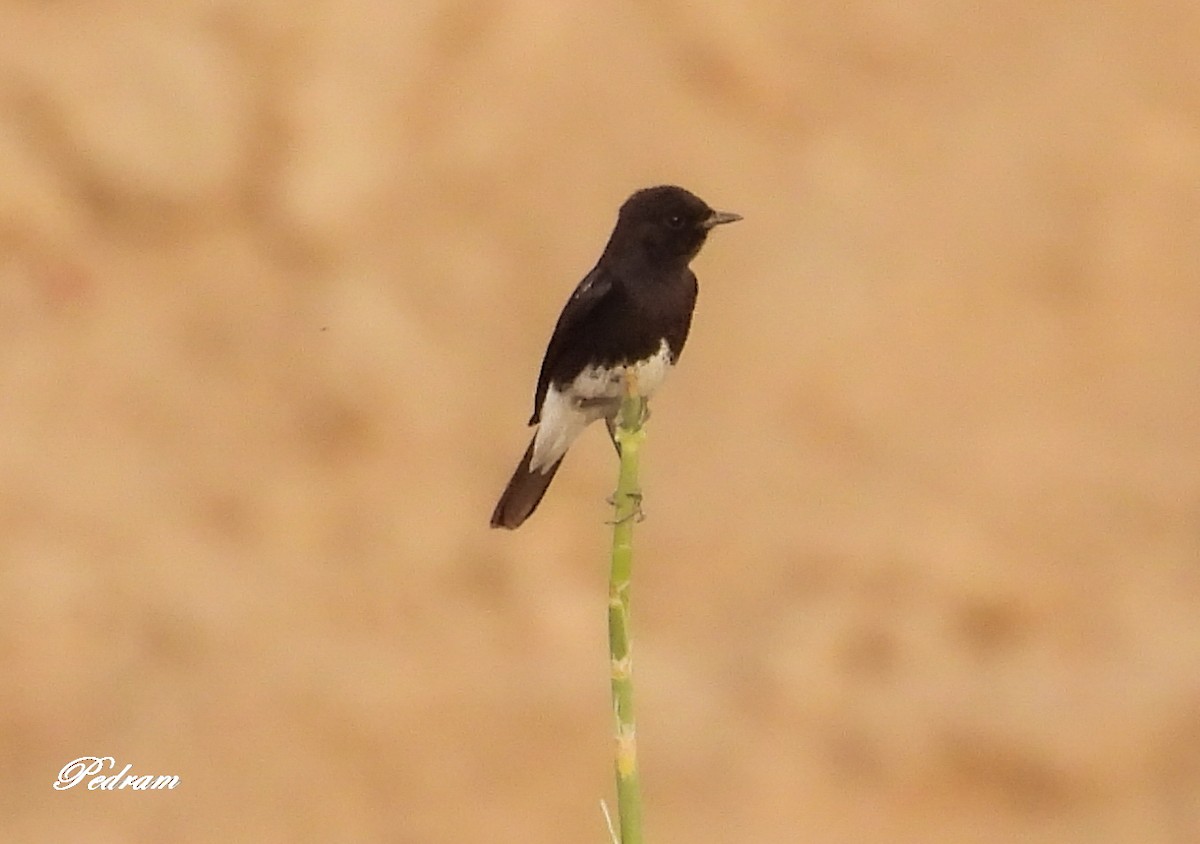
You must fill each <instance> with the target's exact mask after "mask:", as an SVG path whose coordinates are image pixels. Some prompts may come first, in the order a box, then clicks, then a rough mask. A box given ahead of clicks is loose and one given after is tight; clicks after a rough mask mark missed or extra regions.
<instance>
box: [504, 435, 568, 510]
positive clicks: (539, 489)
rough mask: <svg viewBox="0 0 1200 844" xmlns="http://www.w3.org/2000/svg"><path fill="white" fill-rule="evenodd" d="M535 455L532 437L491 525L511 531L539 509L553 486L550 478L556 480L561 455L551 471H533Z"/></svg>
mask: <svg viewBox="0 0 1200 844" xmlns="http://www.w3.org/2000/svg"><path fill="white" fill-rule="evenodd" d="M532 457H533V440H530V441H529V448H527V449H525V456H524V457H522V458H521V464H520V465H519V466H517V471H515V472H513V476H512V480H510V481H509V482H508V486H506V487H505V488H504V493H503V494H502V495H501V496H500V500H499V501H498V502H497V503H496V509H495V510H494V511H493V512H492V527H494V528H496V527H502V528H508V529H509V530H513V529H514V528H518V527H520V526H521V524H522V523H523V522H524V521H525V520H526V519H528V518H529V516H530V515H531V514H532V513H533V511H534V510H536V509H537V506H538V504H539V503H540V502H541V500H542V496H543V495H545V494H546V489H547V488H548V487H549V486H550V481H552V480H554V473H555V472H557V471H558V467H559V466H561V465H562V458H559V460H558V462H557V463H555V464H554V465H553V466H551V467H550V471H548V472H545V473H542V472H539V471H536V470H533V471H531V470H530V468H529V461H530V459H531V458H532Z"/></svg>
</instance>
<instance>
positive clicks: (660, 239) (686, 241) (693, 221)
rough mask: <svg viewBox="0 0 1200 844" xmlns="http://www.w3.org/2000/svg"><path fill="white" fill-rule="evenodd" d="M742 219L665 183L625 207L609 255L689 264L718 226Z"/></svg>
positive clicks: (657, 263)
mask: <svg viewBox="0 0 1200 844" xmlns="http://www.w3.org/2000/svg"><path fill="white" fill-rule="evenodd" d="M740 219H742V218H741V216H740V215H738V214H731V213H729V212H726V211H714V210H713V209H712V208H710V207H709V206H708V203H706V202H705V201H704V200H702V199H701V198H700V197H698V196H696V195H695V194H693V193H690V192H689V191H686V190H684V189H683V188H680V187H676V186H674V185H663V186H660V187H654V188H645V189H643V190H640V191H638V192H637V193H635V194H634V195H633V196H631V197H629V199H627V200H625V204H624V205H622V206H621V211H620V213H619V214H618V215H617V225H616V228H615V229H613V234H612V238H611V240H610V241H609V245H608V249H606V250H605V253H606V255H608V256H609V257H611V258H616V259H617V260H619V261H620V262H622V263H624V262H625V261H631V260H632V261H636V262H637V263H639V264H642V265H643V266H644V265H647V264H648V265H650V266H661V267H669V266H676V265H683V266H686V265H687V263H688V262H689V261H691V260H692V258H694V257H696V253H697V252H699V251H700V247H701V246H703V245H704V240H705V238H707V237H708V233H709V232H710V231H711V230H712V228H713V227H714V226H719V225H722V224H723V223H733V222H736V221H737V220H740Z"/></svg>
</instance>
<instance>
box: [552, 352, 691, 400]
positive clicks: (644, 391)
mask: <svg viewBox="0 0 1200 844" xmlns="http://www.w3.org/2000/svg"><path fill="white" fill-rule="evenodd" d="M670 368H671V350H670V348H669V347H668V346H667V341H666V340H663V341H662V345H660V346H659V347H658V351H657V352H655V353H654V354H652V355H651V356H650V357H648V358H646V359H645V360H640V361H638V362H637V363H634V364H631V365H630V366H624V367H613V368H611V369H604V368H601V367H598V366H589V367H588V368H587V369H585V370H583V372H580V373H579V374H578V375H577V376H575V380H574V381H572V382H571V387H570V390H569V391H568V392H570V393H571V395H573V396H574V397H576V398H577V399H579V400H580V401H582V402H585V403H586V402H588V401H595V400H597V399H616V400H620V399H622V398H624V397H625V373H626V371H627V370H629V369H633V370H634V371H635V372H636V373H637V386H638V393H640V394H641V395H643V396H647V397H649V396H651V395H653V394H654V391H655V390H657V389H658V388H659V387H660V386H661V385H662V382H663V379H665V378H666V377H667V370H669V369H670Z"/></svg>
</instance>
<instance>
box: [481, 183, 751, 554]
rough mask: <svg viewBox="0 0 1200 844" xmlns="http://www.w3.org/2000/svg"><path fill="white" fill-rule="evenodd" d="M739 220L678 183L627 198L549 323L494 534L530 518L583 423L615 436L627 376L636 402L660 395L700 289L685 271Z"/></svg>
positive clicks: (498, 506)
mask: <svg viewBox="0 0 1200 844" xmlns="http://www.w3.org/2000/svg"><path fill="white" fill-rule="evenodd" d="M740 219H742V217H741V215H740V214H734V213H732V212H728V211H715V210H713V209H712V208H711V207H709V205H708V203H706V202H704V200H702V199H700V198H699V197H698V196H696V195H695V194H693V193H691V192H690V191H687V190H685V189H683V188H681V187H678V186H676V185H660V186H657V187H650V188H644V189H642V190H639V191H637V192H635V193H634V194H633V195H632V196H630V197H629V198H628V199H627V200H625V202H624V203H623V204H622V205H621V208H620V211H619V212H618V213H617V222H616V225H615V226H614V227H613V231H612V235H611V236H610V237H609V239H608V243H607V244H606V245H605V247H604V251H603V252H602V253H601V255H600V259H599V260H598V261H597V262H596V266H595V267H593V268H592V270H591V271H590V272H589V273H588V274H587V275H585V276H584V277H583V279H582V280H581V281H580V282H579V284H578V285H577V286H576V287H575V290H574V292H573V293H572V294H571V296H570V298H569V299H568V300H567V303H566V305H564V306H563V309H562V313H561V314H560V315H559V317H558V322H557V323H556V324H555V326H554V332H553V333H552V334H551V336H550V342H549V344H548V345H547V346H546V353H545V355H544V356H543V358H542V367H541V371H540V372H539V373H538V380H537V387H536V388H535V390H534V395H533V414H532V415H531V416H530V417H529V422H528V424H529V425H537V430H536V432H535V433H534V435H533V439H532V440H530V442H529V447H528V448H526V449H525V455H524V456H523V457H522V458H521V462H520V463H519V464H518V465H517V469H516V471H515V472H513V475H512V479H511V480H510V481H509V482H508V485H507V486H506V487H505V488H504V492H503V493H502V494H501V496H500V500H499V501H498V502H497V503H496V508H495V510H494V511H493V512H492V519H491V526H492V527H494V528H507V529H509V530H513V529H515V528H518V527H520V526H521V525H522V524H523V523H524V522H525V520H526V519H528V518H529V516H530V515H531V514H532V513H533V511H534V510H535V509H537V506H538V504H539V503H541V500H542V496H544V495H545V494H546V489H547V488H548V487H549V486H550V482H551V481H552V480H553V479H554V475H555V473H556V472H557V471H558V467H559V466H561V465H562V461H563V457H564V456H565V455H566V453H567V449H569V448H570V447H571V444H572V443H573V442H574V441H575V439H576V438H577V437H578V436H579V435H580V434H581V433H583V431H584V429H586V428H587V427H588V426H589V425H591V424H592V423H593V422H595V421H597V420H599V419H603V420H605V424H606V426H607V427H608V430H609V434H610V436H612V435H614V432H615V420H616V417H617V413H618V411H619V410H620V407H621V400H622V398H623V397H624V394H625V373H626V371H627V370H629V369H633V370H634V372H635V377H636V384H637V389H638V393H639V394H640V395H642V396H644V397H646V398H649V397H650V396H651V395H652V394H653V393H654V392H655V390H657V389H658V387H659V386H660V385H661V384H662V382H663V379H664V378H665V377H666V374H667V372H668V371H669V370H670V369H671V368H672V367H673V366H674V365H675V364H676V363H677V362H678V361H679V356H680V355H681V354H682V353H683V347H684V344H685V343H686V342H687V337H688V330H689V329H690V327H691V324H692V311H693V309H694V308H695V305H696V295H697V292H698V290H699V287H698V284H697V282H696V275H695V273H693V272H692V270H691V269H690V267H689V266H688V265H689V264H690V263H691V261H692V259H693V258H695V257H696V255H697V254H698V253H699V252H700V248H701V247H702V246H703V245H704V242H705V240H706V239H707V238H708V235H709V233H710V232H711V231H712V229H713V228H715V227H716V226H720V225H725V224H727V223H733V222H736V221H738V220H740ZM614 444H615V439H614ZM619 451H620V449H619V447H618V453H619Z"/></svg>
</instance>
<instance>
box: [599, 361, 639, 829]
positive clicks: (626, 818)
mask: <svg viewBox="0 0 1200 844" xmlns="http://www.w3.org/2000/svg"><path fill="white" fill-rule="evenodd" d="M645 413H646V400H645V399H644V398H642V397H641V396H640V395H639V394H638V390H637V379H636V378H635V377H634V376H633V373H632V372H630V373H629V374H628V375H627V377H626V395H625V399H624V401H623V402H622V404H621V414H620V416H619V417H618V419H617V428H616V433H615V439H616V441H617V445H618V446H619V448H620V451H621V470H620V475H619V477H618V480H617V492H616V495H614V496H613V510H614V514H613V544H612V571H611V575H610V577H609V585H608V646H609V657H610V659H611V661H612V699H613V718H614V725H613V726H614V734H615V736H616V774H617V815H618V818H619V820H620V830H621V844H642V796H641V790H640V787H639V784H638V765H637V730H636V728H635V725H634V719H633V634H632V633H631V632H630V629H629V585H630V579H631V576H632V573H633V527H634V524H635V523H636V522H637V520H638V518H639V517H640V515H641V501H642V491H641V487H640V486H639V484H638V459H639V454H640V451H641V446H642V441H643V440H645V438H646V432H645V430H644V429H643V428H642V422H643V421H644V419H645Z"/></svg>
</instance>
